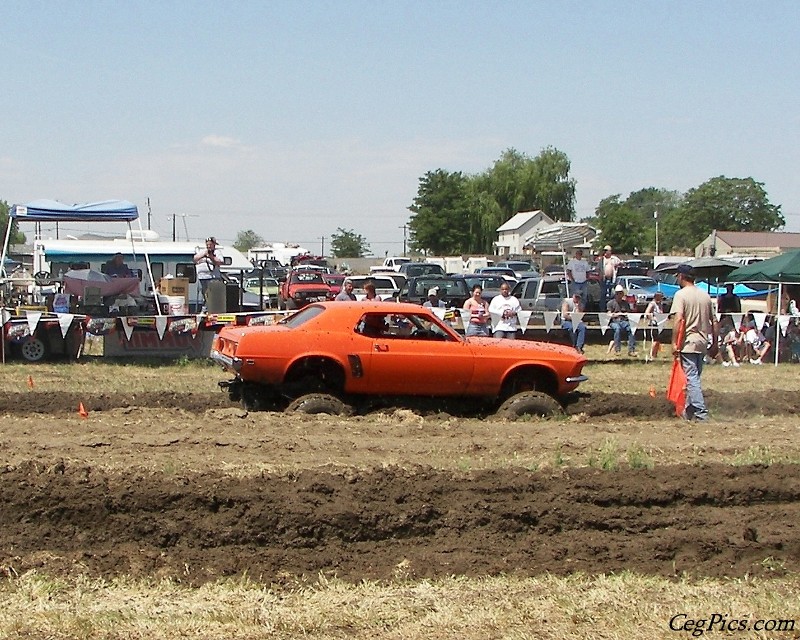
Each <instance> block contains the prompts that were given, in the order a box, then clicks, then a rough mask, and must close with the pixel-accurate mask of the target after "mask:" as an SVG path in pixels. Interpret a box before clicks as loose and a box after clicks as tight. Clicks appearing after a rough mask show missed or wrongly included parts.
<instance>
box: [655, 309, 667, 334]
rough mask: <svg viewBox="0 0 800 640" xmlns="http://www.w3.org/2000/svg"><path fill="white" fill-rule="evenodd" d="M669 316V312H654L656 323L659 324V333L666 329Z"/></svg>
mask: <svg viewBox="0 0 800 640" xmlns="http://www.w3.org/2000/svg"><path fill="white" fill-rule="evenodd" d="M667 318H669V314H668V313H654V314H653V319H654V320H655V321H656V324H657V325H658V332H659V333H661V331H662V330H663V329H664V325H665V324H667Z"/></svg>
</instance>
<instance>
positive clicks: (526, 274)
mask: <svg viewBox="0 0 800 640" xmlns="http://www.w3.org/2000/svg"><path fill="white" fill-rule="evenodd" d="M494 266H495V267H502V268H505V269H511V270H512V271H513V272H514V277H515V278H516V279H517V280H521V279H522V278H533V277H535V276H537V275H539V272H538V271H537V270H536V267H534V266H533V265H532V264H531V263H530V262H526V261H524V260H504V261H502V262H497V263H495V265H494Z"/></svg>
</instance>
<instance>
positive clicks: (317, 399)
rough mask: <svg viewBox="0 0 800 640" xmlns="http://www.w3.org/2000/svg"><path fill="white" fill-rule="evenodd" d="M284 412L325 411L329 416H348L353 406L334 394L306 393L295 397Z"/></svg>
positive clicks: (313, 412)
mask: <svg viewBox="0 0 800 640" xmlns="http://www.w3.org/2000/svg"><path fill="white" fill-rule="evenodd" d="M286 413H307V414H316V413H325V414H328V415H331V416H349V415H351V414H352V413H353V408H352V407H350V406H349V405H347V404H345V403H344V402H342V401H341V400H339V398H337V397H336V396H332V395H330V394H327V393H307V394H306V395H304V396H300V397H299V398H295V399H294V400H292V401H291V402H290V403H289V406H288V407H286Z"/></svg>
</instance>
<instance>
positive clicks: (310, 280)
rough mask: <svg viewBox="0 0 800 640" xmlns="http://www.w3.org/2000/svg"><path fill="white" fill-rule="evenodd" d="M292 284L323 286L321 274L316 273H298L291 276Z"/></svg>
mask: <svg viewBox="0 0 800 640" xmlns="http://www.w3.org/2000/svg"><path fill="white" fill-rule="evenodd" d="M292 282H293V283H296V284H325V280H323V279H322V274H321V273H318V272H316V271H300V272H295V273H293V274H292Z"/></svg>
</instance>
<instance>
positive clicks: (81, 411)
mask: <svg viewBox="0 0 800 640" xmlns="http://www.w3.org/2000/svg"><path fill="white" fill-rule="evenodd" d="M78 413H79V414H80V416H81V418H88V417H89V412H88V411H87V410H86V407H84V406H83V402H81V403H80V404H79V405H78Z"/></svg>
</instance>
